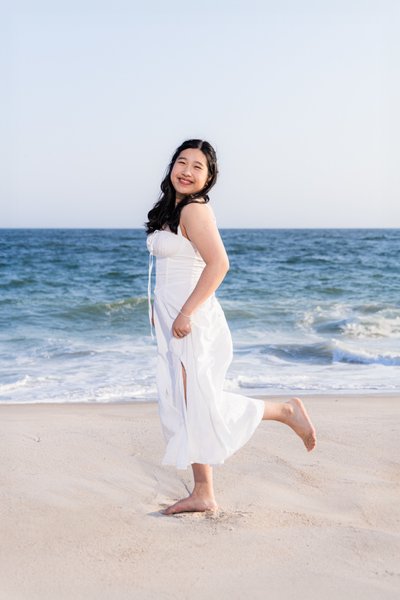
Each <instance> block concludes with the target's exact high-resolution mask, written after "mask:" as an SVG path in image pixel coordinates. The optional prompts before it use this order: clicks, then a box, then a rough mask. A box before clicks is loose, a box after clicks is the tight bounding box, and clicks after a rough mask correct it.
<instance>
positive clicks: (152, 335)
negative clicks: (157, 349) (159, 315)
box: [147, 252, 154, 340]
mask: <svg viewBox="0 0 400 600" xmlns="http://www.w3.org/2000/svg"><path fill="white" fill-rule="evenodd" d="M153 262H154V261H153V253H152V252H150V254H149V278H148V282H147V303H148V307H149V321H150V333H151V339H152V340H154V334H153V323H152V322H151V321H152V316H153V310H152V307H151V274H152V271H153Z"/></svg>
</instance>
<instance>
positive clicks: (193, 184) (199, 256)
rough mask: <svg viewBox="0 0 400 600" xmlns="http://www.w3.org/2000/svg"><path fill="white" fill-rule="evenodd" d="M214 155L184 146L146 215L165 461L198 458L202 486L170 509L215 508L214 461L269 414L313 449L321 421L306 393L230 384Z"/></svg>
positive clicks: (181, 464)
mask: <svg viewBox="0 0 400 600" xmlns="http://www.w3.org/2000/svg"><path fill="white" fill-rule="evenodd" d="M217 174H218V168H217V159H216V154H215V151H214V149H213V148H212V146H211V145H210V144H209V143H208V142H206V141H202V140H188V141H186V142H184V143H183V144H182V145H181V146H179V148H178V149H177V150H176V152H175V154H174V155H173V157H172V160H171V163H170V165H169V168H168V172H167V175H166V176H165V178H164V180H163V181H162V183H161V192H162V193H161V196H160V199H159V201H158V202H157V203H156V204H155V205H154V207H153V209H152V210H151V211H150V212H149V214H148V222H147V223H146V229H147V233H148V238H147V247H148V249H149V252H150V261H151V264H152V258H153V255H155V256H156V285H155V290H154V305H153V308H152V309H151V300H150V295H151V294H150V291H151V290H150V283H151V266H150V269H149V308H150V319H151V323H152V324H153V325H154V327H155V332H156V337H157V346H158V362H157V388H158V394H159V412H160V418H161V424H162V428H163V431H164V435H165V439H166V442H167V448H166V453H165V456H164V459H163V464H168V465H175V466H176V467H177V468H182V469H185V468H186V467H187V466H189V465H191V467H192V469H193V476H194V489H193V492H192V493H191V494H190V496H188V497H187V498H184V499H182V500H179V501H178V502H176V503H175V504H173V505H172V506H170V507H168V508H167V509H165V510H164V511H163V513H164V514H166V515H170V514H175V513H179V512H187V511H208V510H216V509H217V503H216V500H215V496H214V489H213V481H212V465H217V464H222V463H223V462H224V460H225V459H226V458H227V457H228V456H230V455H232V454H233V453H234V452H236V450H238V449H239V448H240V447H241V446H243V445H244V444H245V443H246V442H247V441H248V439H249V438H250V437H251V435H252V434H253V432H254V430H255V429H256V428H257V426H258V424H259V423H260V421H261V420H263V419H265V420H268V419H269V420H275V421H280V422H281V423H285V424H287V425H289V426H290V427H291V428H292V429H293V430H294V431H295V432H296V433H297V434H298V435H299V436H300V437H301V438H302V440H303V442H304V444H305V446H306V448H307V450H308V451H311V450H312V449H313V448H314V447H315V444H316V435H315V430H314V427H313V425H312V423H311V421H310V419H309V417H308V415H307V413H306V410H305V408H304V406H303V403H302V402H301V400H299V399H298V398H293V399H292V400H290V401H289V402H284V403H272V402H269V401H262V400H256V399H254V398H247V397H245V396H241V395H238V394H231V393H228V392H225V391H223V384H224V378H225V374H226V371H227V369H228V367H229V364H230V362H231V360H232V341H231V335H230V331H229V328H228V325H227V322H226V319H225V316H224V313H223V311H222V308H221V306H220V304H219V302H218V300H217V299H216V297H215V294H214V292H215V291H216V289H217V288H218V287H219V285H220V284H221V282H222V280H223V279H224V277H225V275H226V273H227V271H228V269H229V261H228V257H227V254H226V251H225V248H224V245H223V242H222V240H221V237H220V235H219V232H218V228H217V226H216V223H215V218H214V215H213V212H212V210H211V208H210V206H209V204H208V201H209V197H208V192H209V191H210V189H211V188H212V187H213V186H214V184H215V182H216V180H217Z"/></svg>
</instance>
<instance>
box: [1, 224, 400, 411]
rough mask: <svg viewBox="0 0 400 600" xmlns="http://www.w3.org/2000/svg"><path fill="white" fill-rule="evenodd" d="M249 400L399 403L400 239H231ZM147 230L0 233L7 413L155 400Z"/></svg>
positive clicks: (225, 290) (239, 383)
mask: <svg viewBox="0 0 400 600" xmlns="http://www.w3.org/2000/svg"><path fill="white" fill-rule="evenodd" d="M221 234H222V237H223V239H224V242H225V245H226V248H227V251H228V254H229V257H230V263H231V268H230V271H229V273H228V275H227V277H226V279H225V281H224V282H223V284H222V285H221V287H220V288H219V290H218V292H217V295H218V297H219V299H220V302H221V304H222V306H223V308H224V310H225V314H226V316H227V319H228V322H229V325H230V327H231V331H232V336H233V341H234V360H233V363H232V366H231V368H230V370H229V372H228V377H227V380H226V388H227V389H229V390H232V391H238V392H240V393H245V394H248V395H254V394H262V393H268V394H291V393H295V394H303V395H304V394H307V393H311V392H312V393H316V392H318V393H326V392H329V393H335V392H361V393H368V392H399V391H400V230H398V229H397V230H395V229H393V230H316V229H314V230H268V229H250V230H245V229H240V230H234V229H231V230H228V229H225V230H222V231H221ZM147 268H148V254H147V250H146V246H145V234H144V232H143V231H142V230H134V229H133V230H104V229H102V230H37V229H33V230H32V229H31V230H29V229H26V230H7V229H2V230H0V401H1V402H113V401H121V400H122V401H124V400H137V401H141V400H149V399H155V398H156V388H155V377H154V373H155V364H156V345H155V341H152V339H151V336H150V329H149V323H148V313H147Z"/></svg>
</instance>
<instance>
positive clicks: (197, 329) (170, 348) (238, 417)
mask: <svg viewBox="0 0 400 600" xmlns="http://www.w3.org/2000/svg"><path fill="white" fill-rule="evenodd" d="M147 248H148V250H149V252H150V264H151V265H152V260H153V255H154V256H155V257H156V283H155V289H154V327H155V333H156V338H157V349H158V355H157V374H156V383H157V389H158V399H159V414H160V420H161V425H162V430H163V433H164V437H165V440H166V452H165V456H164V458H163V461H162V462H163V464H166V465H175V466H176V467H177V468H178V469H186V468H187V467H188V466H189V465H191V464H192V463H202V464H210V465H219V464H222V463H223V462H224V461H225V459H226V458H228V457H229V456H231V455H232V454H233V453H234V452H236V451H237V450H238V449H239V448H240V447H241V446H243V445H244V444H245V443H246V442H247V441H248V440H249V438H250V437H251V435H252V434H253V433H254V431H255V429H256V428H257V426H258V425H259V423H260V421H261V419H262V416H263V412H264V403H263V402H262V401H261V400H256V399H254V398H249V397H246V396H242V395H240V394H233V393H230V392H227V391H225V390H224V389H223V386H224V380H225V375H226V372H227V369H228V367H229V365H230V363H231V361H232V338H231V334H230V331H229V327H228V324H227V322H226V318H225V315H224V312H223V310H222V308H221V305H220V303H219V302H218V300H217V298H216V296H215V294H213V295H212V296H211V297H210V298H208V299H207V300H206V302H204V303H203V304H202V305H201V306H200V308H199V309H198V310H196V312H195V313H194V314H193V315H192V319H191V321H192V331H191V333H189V334H188V335H187V336H185V337H184V338H175V337H174V336H173V335H172V324H173V322H174V320H175V319H176V317H177V316H178V313H179V310H180V309H181V308H182V306H183V304H184V303H185V301H186V300H187V298H188V296H189V295H190V294H191V292H192V291H193V289H194V287H195V286H196V283H197V281H198V279H199V277H200V276H201V273H202V271H203V269H204V267H205V263H204V261H203V259H202V257H201V255H200V253H199V252H198V250H197V249H196V247H195V246H194V244H193V243H192V242H190V241H189V240H188V239H187V238H186V237H184V236H183V234H182V232H181V229H180V227H178V234H175V233H173V232H171V231H170V230H169V229H162V230H157V231H154V232H153V233H151V234H150V235H149V236H148V237H147ZM150 296H151V266H150V269H149V307H150V302H151V300H150ZM182 366H183V367H184V368H185V370H186V402H185V394H184V385H183V375H182Z"/></svg>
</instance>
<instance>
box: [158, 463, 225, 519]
mask: <svg viewBox="0 0 400 600" xmlns="http://www.w3.org/2000/svg"><path fill="white" fill-rule="evenodd" d="M192 470H193V477H194V488H193V492H192V493H191V494H190V496H188V497H187V498H184V499H183V500H179V501H178V502H176V503H175V504H173V505H172V506H169V507H168V508H166V509H165V510H163V511H161V512H162V513H163V514H164V515H174V514H176V513H181V512H204V511H206V510H216V509H217V508H218V506H217V503H216V501H215V496H214V486H213V477H212V467H210V465H201V464H198V463H194V464H192Z"/></svg>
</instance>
